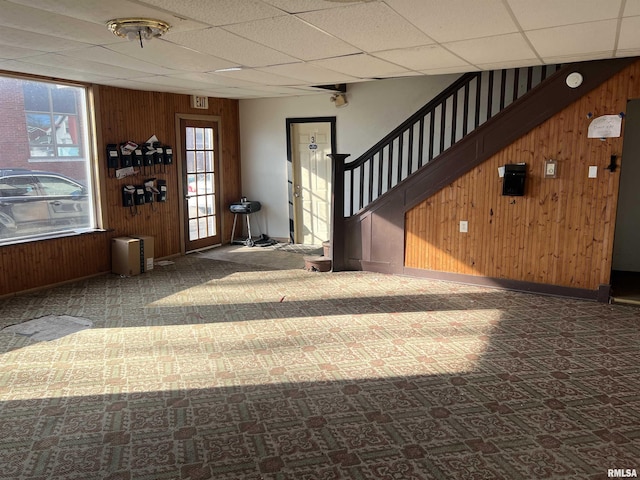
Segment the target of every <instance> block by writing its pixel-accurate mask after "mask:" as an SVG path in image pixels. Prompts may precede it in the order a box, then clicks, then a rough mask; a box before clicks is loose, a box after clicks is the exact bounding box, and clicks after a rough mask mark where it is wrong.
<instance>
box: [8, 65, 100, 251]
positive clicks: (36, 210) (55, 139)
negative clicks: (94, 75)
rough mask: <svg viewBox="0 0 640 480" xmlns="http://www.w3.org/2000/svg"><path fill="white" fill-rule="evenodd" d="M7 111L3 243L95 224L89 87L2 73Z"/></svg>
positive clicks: (44, 236) (54, 234)
mask: <svg viewBox="0 0 640 480" xmlns="http://www.w3.org/2000/svg"><path fill="white" fill-rule="evenodd" d="M0 111H1V112H2V115H3V121H2V122H0V152H3V154H2V155H0V198H2V201H0V245H6V244H10V243H16V242H21V241H26V240H34V239H39V238H49V237H56V236H60V235H67V234H69V233H75V232H85V231H89V230H93V229H95V228H96V219H95V215H94V211H95V207H94V205H95V192H94V190H93V182H92V176H91V171H92V168H91V163H92V159H91V158H90V157H89V155H88V152H89V148H88V145H90V143H89V127H88V124H87V119H88V110H87V102H86V91H85V88H84V87H81V86H70V85H62V84H56V83H53V82H41V81H34V80H32V79H21V78H16V77H3V76H2V75H0ZM52 196H56V197H60V198H58V199H57V200H56V201H55V202H53V201H51V200H50V197H52Z"/></svg>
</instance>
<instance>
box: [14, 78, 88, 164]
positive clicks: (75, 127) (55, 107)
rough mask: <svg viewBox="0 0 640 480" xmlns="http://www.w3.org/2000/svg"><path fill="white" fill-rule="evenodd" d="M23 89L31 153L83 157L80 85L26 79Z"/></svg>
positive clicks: (40, 155)
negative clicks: (79, 112)
mask: <svg viewBox="0 0 640 480" xmlns="http://www.w3.org/2000/svg"><path fill="white" fill-rule="evenodd" d="M22 90H23V94H24V111H25V116H26V122H27V134H28V136H29V152H30V155H31V157H33V158H36V157H54V158H59V159H71V158H75V159H80V157H81V156H82V150H81V142H80V123H79V115H78V111H79V106H80V101H81V98H80V97H82V96H83V95H82V91H81V89H78V87H70V86H66V85H56V84H47V83H42V82H27V81H26V82H24V85H23V87H22Z"/></svg>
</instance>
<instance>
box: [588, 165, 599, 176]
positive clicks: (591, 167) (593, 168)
mask: <svg viewBox="0 0 640 480" xmlns="http://www.w3.org/2000/svg"><path fill="white" fill-rule="evenodd" d="M597 177H598V166H597V165H589V178H597Z"/></svg>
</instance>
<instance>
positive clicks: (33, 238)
mask: <svg viewBox="0 0 640 480" xmlns="http://www.w3.org/2000/svg"><path fill="white" fill-rule="evenodd" d="M106 232H107V230H104V229H101V228H82V229H77V230H69V231H64V232H57V233H43V234H42V235H29V236H28V237H27V236H25V237H13V238H8V239H5V240H0V247H9V246H11V245H20V244H25V243H32V242H40V241H43V240H58V239H61V238H68V237H79V236H81V235H87V234H93V233H106Z"/></svg>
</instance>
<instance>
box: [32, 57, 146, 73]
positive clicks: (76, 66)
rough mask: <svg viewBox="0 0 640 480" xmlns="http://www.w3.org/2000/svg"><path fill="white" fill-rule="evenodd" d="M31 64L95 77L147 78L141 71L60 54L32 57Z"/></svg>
mask: <svg viewBox="0 0 640 480" xmlns="http://www.w3.org/2000/svg"><path fill="white" fill-rule="evenodd" d="M28 61H29V63H33V64H37V65H48V66H51V67H59V68H66V69H69V70H74V71H78V72H87V73H92V74H95V75H102V76H104V77H112V78H136V77H142V76H145V73H143V72H140V71H139V70H130V69H127V68H122V67H118V66H115V65H106V64H104V63H98V62H90V61H87V60H80V59H77V58H71V57H67V56H64V55H61V54H59V53H48V54H46V55H39V56H37V57H30V58H29V60H28Z"/></svg>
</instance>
